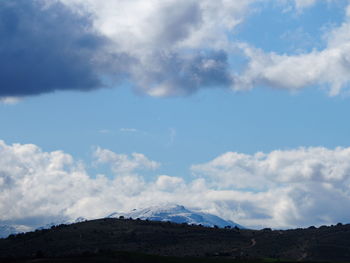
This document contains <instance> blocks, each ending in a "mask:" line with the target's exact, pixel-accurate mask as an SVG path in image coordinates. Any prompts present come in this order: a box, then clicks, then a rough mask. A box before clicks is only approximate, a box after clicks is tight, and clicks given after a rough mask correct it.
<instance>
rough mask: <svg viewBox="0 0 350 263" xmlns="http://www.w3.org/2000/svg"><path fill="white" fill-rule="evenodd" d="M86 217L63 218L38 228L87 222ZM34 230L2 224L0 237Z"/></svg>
mask: <svg viewBox="0 0 350 263" xmlns="http://www.w3.org/2000/svg"><path fill="white" fill-rule="evenodd" d="M85 221H86V219H85V218H83V217H78V218H77V219H75V220H61V221H56V222H52V223H49V224H46V225H44V226H41V227H38V228H36V229H37V230H43V229H50V228H51V227H53V226H58V225H61V224H65V225H69V224H74V223H81V222H85ZM32 230H34V229H33V228H32V227H28V226H23V225H0V238H7V237H8V236H9V235H11V234H18V233H26V232H29V231H32Z"/></svg>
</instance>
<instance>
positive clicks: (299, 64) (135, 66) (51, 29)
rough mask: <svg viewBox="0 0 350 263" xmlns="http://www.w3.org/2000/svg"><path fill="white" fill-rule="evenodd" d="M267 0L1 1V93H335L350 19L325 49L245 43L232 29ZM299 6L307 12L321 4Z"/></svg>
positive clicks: (341, 82)
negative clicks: (240, 57) (114, 89)
mask: <svg viewBox="0 0 350 263" xmlns="http://www.w3.org/2000/svg"><path fill="white" fill-rule="evenodd" d="M260 2H261V0H247V1H228V0H219V1H210V0H201V1H198V0H181V1H178V0H177V1H175V0H167V1H161V0H153V1H143V0H135V1H124V0H106V1H97V0H84V1H83V0H55V1H46V0H29V1H26V0H17V1H1V3H0V14H1V16H0V17H1V19H0V29H1V30H0V37H1V39H2V41H1V45H0V55H1V58H2V59H1V61H0V87H1V88H0V97H3V98H4V97H21V96H28V95H37V94H41V93H47V92H53V91H56V90H92V89H96V88H101V87H104V86H108V85H118V84H116V83H119V82H120V81H123V80H127V81H129V82H130V83H131V84H132V86H134V89H135V90H137V91H138V92H140V93H145V94H148V95H150V96H158V97H162V96H179V95H188V94H192V93H194V92H196V91H198V90H199V89H202V88H214V87H224V88H227V89H233V90H246V89H250V88H253V87H256V86H261V85H265V86H272V87H277V88H283V89H290V90H298V89H302V88H305V87H308V86H312V85H328V86H330V87H331V88H330V93H331V95H337V94H339V93H340V91H341V90H342V89H343V88H344V87H345V86H346V84H347V83H348V81H349V78H348V75H349V74H348V73H349V65H348V64H349V63H347V61H348V56H347V54H348V46H349V40H348V38H347V37H346V36H347V35H348V33H349V32H348V31H349V22H348V18H346V19H345V21H344V24H343V25H341V27H340V28H337V29H334V30H333V31H332V32H330V33H329V39H330V40H329V41H328V46H327V48H326V49H325V50H322V51H312V52H311V53H309V54H302V55H298V56H293V55H287V54H275V53H264V51H263V50H259V47H253V46H251V44H248V43H245V44H243V45H242V44H238V43H237V42H236V41H235V35H234V33H235V29H236V26H237V25H239V24H241V23H243V22H244V21H245V20H246V19H249V16H250V15H253V14H252V13H251V12H252V10H254V8H258V7H259V8H262V7H260V6H259V4H260ZM279 2H280V3H282V6H283V5H290V1H283V0H281V1H279ZM330 2H331V1H330ZM293 3H294V7H295V10H301V9H304V8H307V7H308V8H309V7H311V6H312V5H314V4H316V3H317V1H315V0H308V1H299V0H295V1H293ZM333 39H337V40H336V41H334V40H333ZM237 52H242V53H243V54H244V56H246V57H247V58H248V59H249V60H250V62H249V63H248V65H247V67H246V70H244V71H243V73H242V74H241V73H238V72H236V71H235V70H234V69H233V67H232V66H231V61H232V60H235V59H236V57H235V56H236V55H235V54H237ZM315 65H316V66H315ZM106 79H107V80H108V81H106ZM115 81H117V82H115ZM107 83H109V84H107ZM110 83H113V84H110Z"/></svg>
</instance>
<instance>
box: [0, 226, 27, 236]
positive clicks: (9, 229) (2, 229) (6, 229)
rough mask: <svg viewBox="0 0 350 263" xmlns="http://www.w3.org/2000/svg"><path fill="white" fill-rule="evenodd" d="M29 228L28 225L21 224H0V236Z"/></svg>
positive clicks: (25, 230) (21, 231)
mask: <svg viewBox="0 0 350 263" xmlns="http://www.w3.org/2000/svg"><path fill="white" fill-rule="evenodd" d="M31 230H32V229H31V228H30V227H27V226H21V225H0V238H6V237H8V236H9V235H11V234H18V233H23V232H28V231H31Z"/></svg>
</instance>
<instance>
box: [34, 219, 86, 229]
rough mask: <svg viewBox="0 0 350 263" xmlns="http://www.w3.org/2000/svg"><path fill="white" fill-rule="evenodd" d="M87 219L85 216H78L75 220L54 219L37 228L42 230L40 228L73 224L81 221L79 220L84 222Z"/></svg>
mask: <svg viewBox="0 0 350 263" xmlns="http://www.w3.org/2000/svg"><path fill="white" fill-rule="evenodd" d="M85 221H87V219H86V218H84V217H78V218H77V219H75V220H60V221H56V222H51V223H49V224H46V225H44V226H41V227H38V228H37V229H38V230H42V229H50V228H51V227H53V226H58V225H62V224H63V225H70V224H74V223H81V222H85Z"/></svg>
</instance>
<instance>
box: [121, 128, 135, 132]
mask: <svg viewBox="0 0 350 263" xmlns="http://www.w3.org/2000/svg"><path fill="white" fill-rule="evenodd" d="M119 131H121V132H138V130H137V129H135V128H120V129H119Z"/></svg>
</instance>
